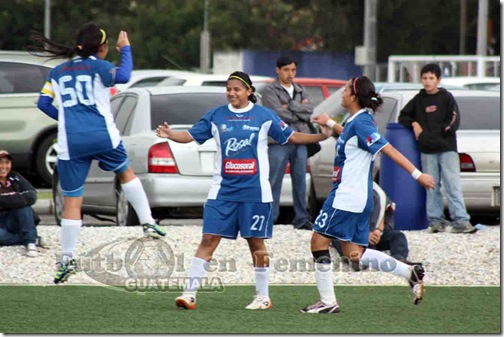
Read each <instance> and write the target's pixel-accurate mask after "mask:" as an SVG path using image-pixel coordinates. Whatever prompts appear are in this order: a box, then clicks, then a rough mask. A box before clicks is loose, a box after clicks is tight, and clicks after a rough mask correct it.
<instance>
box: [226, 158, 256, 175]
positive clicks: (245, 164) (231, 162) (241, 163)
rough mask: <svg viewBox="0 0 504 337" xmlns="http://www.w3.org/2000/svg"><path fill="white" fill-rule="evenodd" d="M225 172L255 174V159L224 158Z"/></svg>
mask: <svg viewBox="0 0 504 337" xmlns="http://www.w3.org/2000/svg"><path fill="white" fill-rule="evenodd" d="M224 173H225V174H240V175H241V174H256V173H257V160H255V159H224Z"/></svg>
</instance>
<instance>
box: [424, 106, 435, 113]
mask: <svg viewBox="0 0 504 337" xmlns="http://www.w3.org/2000/svg"><path fill="white" fill-rule="evenodd" d="M436 110H437V106H435V105H429V106H428V107H426V108H425V112H427V113H431V112H434V111H436Z"/></svg>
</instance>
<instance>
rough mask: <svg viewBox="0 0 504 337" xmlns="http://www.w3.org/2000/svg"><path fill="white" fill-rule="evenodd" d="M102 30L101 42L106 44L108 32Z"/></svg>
mask: <svg viewBox="0 0 504 337" xmlns="http://www.w3.org/2000/svg"><path fill="white" fill-rule="evenodd" d="M100 32H101V33H102V39H101V41H100V44H104V43H105V40H106V39H107V33H105V31H104V30H103V29H100Z"/></svg>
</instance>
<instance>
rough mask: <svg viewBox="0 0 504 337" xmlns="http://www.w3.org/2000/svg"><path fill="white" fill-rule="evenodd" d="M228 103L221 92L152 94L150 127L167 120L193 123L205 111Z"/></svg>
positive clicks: (154, 127) (177, 122) (172, 123)
mask: <svg viewBox="0 0 504 337" xmlns="http://www.w3.org/2000/svg"><path fill="white" fill-rule="evenodd" d="M227 103H228V101H227V98H226V95H225V94H222V93H181V94H169V95H168V94H167V95H154V96H152V98H151V128H152V130H154V129H156V128H157V126H158V125H161V124H163V122H165V121H166V122H167V123H168V124H170V125H175V124H194V123H196V122H197V121H198V120H199V119H200V118H201V117H202V116H203V115H204V114H205V113H207V112H208V111H210V110H211V109H213V108H216V107H218V106H222V105H226V104H227Z"/></svg>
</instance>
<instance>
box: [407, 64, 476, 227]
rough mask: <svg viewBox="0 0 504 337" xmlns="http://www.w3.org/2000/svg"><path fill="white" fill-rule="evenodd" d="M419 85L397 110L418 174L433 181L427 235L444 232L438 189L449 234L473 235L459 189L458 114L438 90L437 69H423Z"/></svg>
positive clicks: (448, 96) (433, 66)
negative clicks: (414, 149)
mask: <svg viewBox="0 0 504 337" xmlns="http://www.w3.org/2000/svg"><path fill="white" fill-rule="evenodd" d="M420 74H421V77H422V85H423V87H424V89H422V90H420V93H418V94H417V95H416V96H415V97H413V98H412V99H411V101H409V102H408V104H406V106H405V107H404V108H403V109H402V110H401V114H400V115H399V122H400V123H401V124H403V125H404V126H406V127H408V128H413V132H414V133H415V138H416V139H417V141H418V147H419V149H420V152H421V162H422V171H423V172H425V173H427V174H430V175H431V176H433V177H434V179H435V180H436V187H435V188H434V189H428V190H427V205H426V206H427V207H426V208H427V218H428V221H429V230H430V232H431V233H437V232H444V231H445V223H446V220H445V217H444V203H443V196H442V194H441V191H440V189H441V185H443V187H444V190H445V191H446V196H447V199H448V210H449V211H450V218H451V224H452V229H451V232H452V233H474V232H476V231H477V229H476V228H475V227H474V226H473V225H471V223H470V222H469V220H470V216H469V214H467V211H466V207H465V203H464V197H463V195H462V187H461V184H460V160H459V155H458V153H457V137H456V134H455V131H457V129H458V127H459V124H460V113H459V110H458V106H457V102H455V98H453V96H452V94H451V93H450V92H448V91H447V90H445V89H444V88H439V87H438V85H439V83H440V81H441V69H440V68H439V66H438V65H437V64H427V65H425V66H424V67H423V68H422V70H421V72H420Z"/></svg>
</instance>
